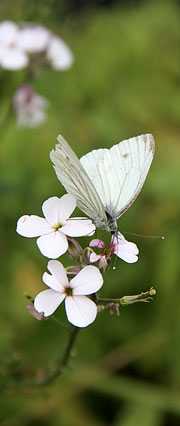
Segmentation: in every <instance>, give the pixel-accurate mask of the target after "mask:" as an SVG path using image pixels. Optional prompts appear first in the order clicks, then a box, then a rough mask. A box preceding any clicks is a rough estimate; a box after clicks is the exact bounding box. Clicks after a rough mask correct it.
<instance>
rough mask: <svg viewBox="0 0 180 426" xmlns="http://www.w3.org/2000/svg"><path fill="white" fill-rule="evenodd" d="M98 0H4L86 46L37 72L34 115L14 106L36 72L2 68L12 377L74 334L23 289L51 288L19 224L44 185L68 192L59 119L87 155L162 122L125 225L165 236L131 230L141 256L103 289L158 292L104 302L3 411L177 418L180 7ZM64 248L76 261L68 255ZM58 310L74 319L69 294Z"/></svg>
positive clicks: (8, 423) (20, 419)
mask: <svg viewBox="0 0 180 426" xmlns="http://www.w3.org/2000/svg"><path fill="white" fill-rule="evenodd" d="M74 3H75V2H74ZM78 3H79V2H78ZM81 3H83V2H81ZM88 3H89V4H87V5H86V7H82V8H79V6H78V7H77V10H76V7H72V10H71V7H70V5H71V4H72V2H66V1H65V0H61V1H57V0H49V1H48V0H40V1H39V2H37V1H34V0H32V1H31V2H29V1H26V0H18V1H16V2H13V1H12V0H6V2H1V3H0V16H1V19H2V20H4V19H12V20H15V21H17V22H19V21H28V20H31V21H34V22H39V23H42V24H43V25H45V26H47V27H48V28H50V29H51V30H53V31H54V32H55V33H57V34H58V35H60V36H62V37H63V38H64V40H65V41H66V42H67V43H68V44H69V45H70V47H71V48H72V50H73V52H74V55H75V63H74V66H73V67H72V69H71V70H69V71H68V72H55V71H47V70H46V71H44V72H43V73H42V74H40V75H39V76H37V77H36V79H35V81H34V82H33V85H34V88H35V89H36V91H37V92H38V93H40V94H42V95H43V96H45V97H46V98H48V99H49V100H50V102H51V108H50V110H49V116H48V120H47V121H46V123H45V124H44V125H43V126H41V127H38V128H36V129H23V128H17V127H16V118H15V115H14V113H13V112H12V111H11V110H10V114H8V111H9V106H10V103H11V100H12V96H13V94H14V92H15V90H17V88H18V87H19V86H20V84H21V83H22V82H24V81H25V78H26V75H25V73H23V72H7V71H6V72H5V71H4V70H1V71H0V88H1V100H0V123H1V129H0V131H1V145H0V176H1V181H0V188H1V210H0V239H1V302H0V304H1V314H0V316H1V322H0V324H1V331H0V354H1V369H0V370H1V375H2V377H6V375H9V377H12V378H15V379H16V380H21V378H22V372H23V377H25V378H26V377H31V376H33V375H34V374H38V375H39V376H42V375H43V374H44V372H45V371H47V370H48V369H49V370H50V371H51V370H52V369H53V368H54V366H55V365H56V361H57V360H58V359H59V356H60V355H61V353H62V351H63V348H64V345H65V343H66V339H67V335H66V331H65V330H63V329H60V328H59V327H58V326H57V325H56V324H55V323H54V322H53V321H52V320H50V319H49V320H47V321H43V322H38V321H36V320H35V319H34V318H32V317H31V316H30V315H29V313H28V311H27V310H26V308H25V306H26V304H27V303H26V299H25V294H30V295H31V296H32V297H34V296H35V295H36V294H37V293H38V291H39V290H41V289H43V284H42V281H41V276H42V273H43V272H44V271H45V270H46V265H47V259H45V258H43V256H41V254H40V253H39V251H38V249H37V247H36V244H35V240H33V239H32V240H29V239H25V238H21V237H20V236H19V235H17V234H16V232H15V228H16V221H17V219H18V217H20V216H21V215H22V214H25V213H27V214H37V215H39V214H41V205H42V202H43V201H44V200H45V199H47V198H48V197H49V196H53V195H58V196H60V195H62V194H63V193H64V190H63V188H62V187H61V185H60V184H59V182H58V181H57V179H56V177H55V174H54V172H53V169H52V165H51V163H50V160H49V152H50V150H51V149H52V148H53V147H54V144H55V142H56V136H57V134H58V133H59V132H60V133H62V134H63V135H64V136H65V138H66V139H67V140H68V141H69V142H70V144H71V146H72V147H73V149H74V150H75V151H76V153H77V154H78V155H79V156H81V155H83V154H84V153H86V152H88V151H90V150H92V149H94V148H99V147H110V146H111V145H112V144H113V143H116V142H118V141H120V140H122V139H124V138H128V137H131V136H134V135H137V134H141V133H144V132H146V133H148V132H151V133H152V134H153V135H154V137H155V140H156V155H155V159H154V161H153V165H152V167H151V170H150V173H149V176H148V179H147V182H146V183H145V186H144V188H143V190H142V192H141V194H140V196H139V197H138V199H137V201H136V202H135V203H134V205H133V206H132V207H131V208H130V209H129V211H128V212H127V213H126V214H125V215H124V216H123V217H122V218H121V219H120V220H119V228H120V231H121V232H122V233H123V231H129V232H130V231H131V232H136V233H139V234H145V235H146V234H148V235H149V234H150V235H151V234H152V235H165V237H166V238H165V240H164V241H161V240H153V239H152V240H151V239H138V238H136V237H132V236H127V238H128V239H129V240H130V241H132V240H133V241H134V242H136V243H137V245H138V246H139V248H140V256H139V261H138V263H137V264H132V265H128V264H126V263H123V262H122V261H121V260H118V261H117V266H116V270H115V271H114V270H110V271H109V272H108V273H107V275H106V277H105V285H104V287H103V289H102V290H101V295H102V296H103V297H108V296H109V297H120V296H123V295H125V294H135V293H138V292H141V291H146V290H147V289H148V288H150V286H152V285H153V286H154V287H155V288H156V290H157V296H156V297H155V300H154V301H153V302H152V303H150V304H136V305H133V306H129V307H127V308H121V315H120V317H114V316H113V317H109V314H108V312H107V311H104V312H102V313H100V314H99V315H98V318H97V320H96V321H95V323H94V324H92V325H91V326H90V327H88V328H87V329H84V330H81V331H80V333H79V336H78V340H77V343H76V348H75V350H74V351H73V354H72V355H73V357H72V360H71V370H70V371H69V372H67V373H65V375H64V376H63V377H62V378H60V379H59V380H57V381H56V382H55V383H54V384H53V385H51V386H49V387H47V388H45V389H39V390H37V389H34V390H32V389H30V390H29V391H28V390H27V389H19V390H18V388H17V389H16V386H15V387H14V390H13V391H12V392H5V393H4V394H2V396H1V402H2V408H1V414H0V416H1V424H2V426H19V424H21V425H22V426H30V425H33V426H41V425H43V426H56V425H58V426H59V425H60V426H76V425H77V426H81V425H84V424H86V426H89V425H95V426H102V425H109V424H110V425H113V426H119V425H120V426H177V425H179V422H180V403H179V402H180V390H179V386H180V327H179V324H180V309H179V300H180V286H179V273H180V266H179V265H180V262H179V247H180V237H179V217H180V202H179V199H180V185H179V178H180V165H179V158H180V27H179V19H180V9H179V5H178V2H176V1H174V0H169V1H167V0H163V1H160V0H159V1H158V0H157V1H150V0H149V1H148V0H147V1H144V2H143V1H141V2H127V4H125V2H111V5H109V6H110V7H109V6H108V7H105V6H107V5H106V4H105V3H106V2H104V7H103V4H102V5H101V7H100V4H98V7H97V8H96V7H95V6H96V5H95V4H94V3H95V2H92V4H91V2H88ZM97 3H98V2H97ZM99 3H100V2H99ZM102 3H103V2H102ZM107 3H108V2H107ZM76 12H77V13H76ZM98 235H100V236H102V233H101V232H99V233H98ZM103 237H104V235H103ZM105 238H107V239H108V236H106V237H105ZM83 244H86V239H84V240H83ZM63 261H64V263H65V262H66V264H67V260H66V257H65V256H64V257H63ZM57 317H58V318H59V319H62V320H65V314H64V311H63V308H62V309H61V308H60V309H59V310H58V311H57ZM108 357H110V358H108Z"/></svg>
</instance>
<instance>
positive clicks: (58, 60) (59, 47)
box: [47, 36, 74, 71]
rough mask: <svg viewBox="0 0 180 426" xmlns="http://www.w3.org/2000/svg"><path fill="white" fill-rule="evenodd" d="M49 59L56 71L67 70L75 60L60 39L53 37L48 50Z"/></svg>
mask: <svg viewBox="0 0 180 426" xmlns="http://www.w3.org/2000/svg"><path fill="white" fill-rule="evenodd" d="M47 59H48V60H49V62H50V63H51V66H52V68H54V69H55V70H62V71H63V70H67V69H68V68H70V67H71V65H72V64H73V61H74V58H73V54H72V52H71V50H70V48H69V47H68V46H67V44H66V43H65V42H64V41H63V40H62V39H61V38H60V37H56V36H52V37H51V38H50V41H49V45H48V48H47Z"/></svg>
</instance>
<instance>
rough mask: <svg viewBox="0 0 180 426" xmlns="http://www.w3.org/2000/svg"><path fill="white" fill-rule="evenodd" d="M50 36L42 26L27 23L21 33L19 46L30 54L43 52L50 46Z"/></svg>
mask: <svg viewBox="0 0 180 426" xmlns="http://www.w3.org/2000/svg"><path fill="white" fill-rule="evenodd" d="M50 34H51V33H50V31H49V30H48V29H47V28H45V27H43V26H42V25H35V24H31V25H30V24H28V23H27V24H25V25H24V27H23V28H22V29H21V30H20V32H19V44H20V46H21V47H22V49H24V50H26V51H27V52H29V53H37V52H42V51H43V50H45V49H46V47H47V45H48V42H49V38H50Z"/></svg>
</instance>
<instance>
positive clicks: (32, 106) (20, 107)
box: [13, 84, 49, 127]
mask: <svg viewBox="0 0 180 426" xmlns="http://www.w3.org/2000/svg"><path fill="white" fill-rule="evenodd" d="M13 105H14V108H15V110H16V112H17V124H18V126H24V127H37V126H39V125H40V124H42V123H43V122H44V121H45V120H46V109H47V107H48V105H49V102H48V100H47V99H45V98H44V97H43V96H40V95H38V94H37V93H35V92H34V90H33V88H32V87H31V86H30V85H28V84H26V85H24V86H22V87H20V89H18V90H17V92H16V93H15V95H14V99H13Z"/></svg>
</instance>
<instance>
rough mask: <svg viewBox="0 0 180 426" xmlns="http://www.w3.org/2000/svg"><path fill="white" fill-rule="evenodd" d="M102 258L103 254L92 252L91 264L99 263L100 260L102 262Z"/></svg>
mask: <svg viewBox="0 0 180 426" xmlns="http://www.w3.org/2000/svg"><path fill="white" fill-rule="evenodd" d="M101 257H102V255H101V254H96V253H95V252H94V251H93V252H91V254H90V256H89V260H90V262H91V263H94V262H97V261H98V260H100V259H101Z"/></svg>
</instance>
